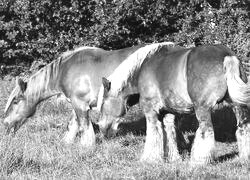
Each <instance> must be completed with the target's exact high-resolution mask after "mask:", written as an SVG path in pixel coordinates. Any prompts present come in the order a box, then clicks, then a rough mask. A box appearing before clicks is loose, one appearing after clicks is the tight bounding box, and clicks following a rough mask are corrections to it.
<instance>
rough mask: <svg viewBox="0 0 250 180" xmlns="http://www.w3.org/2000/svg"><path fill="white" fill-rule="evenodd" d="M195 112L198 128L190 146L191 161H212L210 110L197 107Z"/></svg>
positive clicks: (212, 133) (212, 131)
mask: <svg viewBox="0 0 250 180" xmlns="http://www.w3.org/2000/svg"><path fill="white" fill-rule="evenodd" d="M195 113H196V117H197V119H198V122H199V128H198V129H197V131H196V134H195V139H194V143H193V146H192V151H191V163H192V164H194V165H197V164H206V163H209V162H211V161H212V156H213V152H212V151H213V148H214V144H215V139H214V130H213V125H212V121H211V112H210V110H209V108H204V107H197V108H196V111H195Z"/></svg>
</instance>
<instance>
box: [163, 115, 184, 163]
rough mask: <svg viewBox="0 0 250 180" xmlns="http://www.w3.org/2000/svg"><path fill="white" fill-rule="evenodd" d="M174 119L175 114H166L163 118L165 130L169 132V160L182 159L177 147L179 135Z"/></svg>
mask: <svg viewBox="0 0 250 180" xmlns="http://www.w3.org/2000/svg"><path fill="white" fill-rule="evenodd" d="M174 121H175V115H174V114H166V115H165V116H164V118H163V123H164V128H165V132H166V133H167V147H168V148H167V150H168V153H167V154H168V161H170V162H173V161H179V160H181V156H180V154H179V151H178V147H177V135H176V127H175V122H174Z"/></svg>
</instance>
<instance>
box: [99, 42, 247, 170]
mask: <svg viewBox="0 0 250 180" xmlns="http://www.w3.org/2000/svg"><path fill="white" fill-rule="evenodd" d="M131 62H133V63H131ZM130 63H131V64H130ZM128 64H130V65H131V66H129V67H127V66H128ZM241 69H242V66H241V63H240V61H239V60H238V59H237V57H236V56H235V55H234V53H233V52H232V51H231V50H230V49H228V48H227V47H225V46H222V45H207V46H199V47H194V48H190V49H185V48H179V47H172V48H170V47H169V45H163V46H158V47H156V46H150V45H148V46H145V47H143V48H141V49H139V50H137V51H136V52H135V53H134V54H132V55H131V56H130V57H129V58H128V59H127V60H125V61H124V62H123V63H122V64H121V65H120V66H119V67H118V68H117V69H116V70H115V71H114V73H112V75H110V76H109V77H108V79H106V78H103V86H102V89H101V91H100V94H99V97H100V98H99V99H98V106H99V109H100V111H101V116H100V121H99V124H100V125H101V126H100V128H101V132H103V133H104V134H106V135H110V134H111V133H112V132H114V129H112V127H114V126H113V124H114V122H116V121H117V119H119V117H120V115H121V114H122V113H121V112H122V109H123V108H122V104H123V103H124V98H125V97H126V96H128V95H129V94H130V93H135V92H137V93H140V105H141V108H142V109H143V112H144V114H145V116H146V120H147V136H146V142H145V146H144V151H143V155H142V157H141V159H142V160H143V161H147V162H152V161H154V162H155V161H162V160H163V159H165V158H167V160H168V161H176V160H179V159H181V157H180V154H179V152H178V149H177V142H176V141H177V136H176V131H175V125H174V120H175V116H176V115H177V114H183V113H193V112H195V114H196V117H197V119H198V122H199V128H198V129H197V131H196V135H195V139H194V143H193V146H192V151H191V162H192V164H195V165H196V164H205V163H208V162H211V161H212V160H213V149H214V145H215V140H214V130H213V125H212V122H211V111H212V110H213V108H214V107H215V106H216V105H217V104H219V103H221V104H223V102H227V104H231V105H232V108H233V110H234V112H235V115H236V118H237V121H238V129H237V132H236V136H237V141H238V147H239V155H240V157H241V158H244V159H250V118H249V109H248V107H247V105H250V85H249V84H247V83H246V81H247V77H246V74H245V73H244V72H243V71H241ZM119 71H122V72H123V74H124V77H123V78H120V79H118V78H115V77H116V76H117V75H118V74H119ZM124 71H126V72H124ZM131 87H132V88H131ZM101 97H102V98H101ZM99 100H100V101H99ZM186 123H188V122H186Z"/></svg>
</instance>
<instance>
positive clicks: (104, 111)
mask: <svg viewBox="0 0 250 180" xmlns="http://www.w3.org/2000/svg"><path fill="white" fill-rule="evenodd" d="M102 82H103V91H102V90H101V91H100V93H99V97H98V101H101V102H98V104H100V105H99V106H100V107H99V110H100V119H99V122H98V125H99V129H100V131H101V132H102V134H103V135H104V136H105V137H110V136H113V135H114V134H115V133H116V132H117V126H118V122H119V119H120V117H121V116H122V115H124V113H125V103H124V98H123V97H122V96H121V95H118V96H117V95H114V94H113V93H112V91H111V86H112V85H111V82H110V81H109V80H107V79H106V78H103V79H102Z"/></svg>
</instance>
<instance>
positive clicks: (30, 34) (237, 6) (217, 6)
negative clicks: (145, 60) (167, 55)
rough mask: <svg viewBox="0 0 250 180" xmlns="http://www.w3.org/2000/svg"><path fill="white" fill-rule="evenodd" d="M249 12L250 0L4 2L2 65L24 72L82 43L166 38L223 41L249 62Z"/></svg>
mask: <svg viewBox="0 0 250 180" xmlns="http://www.w3.org/2000/svg"><path fill="white" fill-rule="evenodd" d="M249 10H250V6H249V4H248V1H247V0H237V1H226V0H220V1H216V2H214V1H211V0H180V1H177V0H156V1H155V0H140V1H138V0H121V1H117V0H85V1H81V0H58V1H53V0H43V1H38V0H0V60H1V62H0V64H3V65H7V67H8V68H11V67H14V68H13V69H16V67H22V68H19V70H22V71H24V70H28V69H29V68H30V66H31V65H32V62H33V61H41V62H42V63H48V62H50V61H52V60H53V59H55V58H56V56H58V55H59V54H60V53H62V52H63V51H66V50H69V49H72V48H75V47H77V46H81V45H90V46H98V47H102V48H104V49H119V48H124V47H128V46H132V45H136V44H141V43H145V42H146V43H150V42H161V41H175V42H178V43H180V44H181V45H184V46H190V45H192V44H196V45H197V44H199V43H200V44H207V43H210V44H212V43H222V44H225V45H227V46H229V47H230V48H231V49H232V50H233V51H235V53H236V54H237V55H239V57H240V58H241V59H243V60H247V58H246V56H247V54H248V53H249V49H250V42H249V41H250V27H249V24H250V18H249V17H250V13H249ZM19 70H18V71H19ZM6 72H8V71H6Z"/></svg>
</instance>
